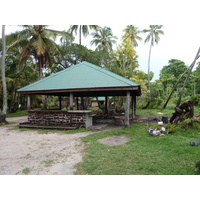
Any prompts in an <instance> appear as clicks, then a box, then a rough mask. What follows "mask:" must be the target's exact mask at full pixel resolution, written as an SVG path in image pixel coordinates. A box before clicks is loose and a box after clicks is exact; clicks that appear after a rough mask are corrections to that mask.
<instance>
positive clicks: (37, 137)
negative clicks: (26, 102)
mask: <svg viewBox="0 0 200 200" xmlns="http://www.w3.org/2000/svg"><path fill="white" fill-rule="evenodd" d="M7 121H9V122H16V123H19V122H25V121H27V117H16V118H7ZM15 126H16V124H9V125H7V126H1V127H0V174H1V175H18V174H32V175H53V174H57V175H72V174H74V172H75V171H76V169H75V168H74V166H75V165H76V164H77V163H79V162H81V161H82V157H83V155H84V151H83V150H84V143H83V142H82V141H81V138H82V137H85V136H87V135H90V134H93V133H97V132H98V131H91V132H82V133H75V134H63V133H58V132H56V130H55V132H52V133H48V134H39V133H38V132H37V130H35V131H33V130H28V131H19V130H17V129H13V128H14V127H15ZM114 128H118V129H119V127H108V129H114ZM121 128H122V127H121ZM105 130H107V129H105Z"/></svg>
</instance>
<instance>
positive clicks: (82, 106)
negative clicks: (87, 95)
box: [81, 97, 84, 110]
mask: <svg viewBox="0 0 200 200" xmlns="http://www.w3.org/2000/svg"><path fill="white" fill-rule="evenodd" d="M81 109H82V110H84V98H83V97H81Z"/></svg>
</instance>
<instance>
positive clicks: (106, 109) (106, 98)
mask: <svg viewBox="0 0 200 200" xmlns="http://www.w3.org/2000/svg"><path fill="white" fill-rule="evenodd" d="M105 114H108V96H105Z"/></svg>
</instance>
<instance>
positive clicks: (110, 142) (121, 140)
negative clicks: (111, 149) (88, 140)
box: [98, 135, 130, 146]
mask: <svg viewBox="0 0 200 200" xmlns="http://www.w3.org/2000/svg"><path fill="white" fill-rule="evenodd" d="M98 141H99V142H100V143H102V144H105V145H107V146H115V145H122V144H126V143H127V142H128V141H130V138H128V137H126V136H124V135H122V136H117V135H113V136H111V137H106V138H102V139H99V140H98Z"/></svg>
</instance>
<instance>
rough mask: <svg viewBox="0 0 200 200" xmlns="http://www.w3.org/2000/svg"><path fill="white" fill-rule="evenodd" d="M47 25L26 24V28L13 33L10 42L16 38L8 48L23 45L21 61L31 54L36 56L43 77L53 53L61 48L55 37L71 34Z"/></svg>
mask: <svg viewBox="0 0 200 200" xmlns="http://www.w3.org/2000/svg"><path fill="white" fill-rule="evenodd" d="M46 27H47V26H45V25H32V26H29V25H25V26H24V30H22V31H20V32H17V33H15V34H11V35H10V36H9V37H8V38H9V40H10V42H12V41H13V40H14V42H13V43H12V45H11V46H10V47H9V49H8V50H12V49H13V48H15V47H21V48H22V52H21V56H20V61H21V63H22V62H24V61H26V60H27V59H28V58H29V57H30V56H31V55H33V56H34V58H35V62H36V67H37V69H38V71H39V74H40V79H41V78H42V77H43V74H42V70H43V69H44V68H46V67H47V64H48V63H50V62H51V60H52V59H51V58H52V54H54V53H55V52H57V51H58V50H59V47H58V45H57V44H56V43H55V42H54V40H53V39H51V38H55V37H56V36H57V35H60V36H65V37H69V34H68V33H66V32H62V31H55V30H50V29H47V28H46Z"/></svg>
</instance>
